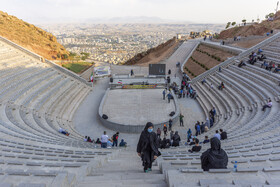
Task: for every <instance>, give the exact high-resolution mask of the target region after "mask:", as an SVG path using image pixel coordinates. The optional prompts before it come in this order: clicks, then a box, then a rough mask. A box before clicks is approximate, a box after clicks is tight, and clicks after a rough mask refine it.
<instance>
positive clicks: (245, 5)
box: [1, 0, 277, 24]
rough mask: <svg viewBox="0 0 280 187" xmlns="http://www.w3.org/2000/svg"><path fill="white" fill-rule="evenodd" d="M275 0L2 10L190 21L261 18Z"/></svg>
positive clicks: (47, 1) (139, 1)
mask: <svg viewBox="0 0 280 187" xmlns="http://www.w3.org/2000/svg"><path fill="white" fill-rule="evenodd" d="M276 4H277V0H269V1H262V0H248V1H242V0H235V1H225V0H212V1H211V3H210V2H209V1H206V0H197V1H194V0H174V1H168V0H106V1H97V0H79V1H78V0H41V1H38V0H37V1H36V0H25V1H20V0H10V1H3V2H1V10H2V11H4V12H7V13H8V14H10V15H14V16H17V17H18V18H20V19H23V20H24V21H28V22H30V23H34V24H38V23H59V22H93V23H94V22H111V21H113V22H118V21H120V22H126V21H127V22H141V21H143V22H148V21H149V20H151V22H192V23H223V24H225V23H226V22H228V21H236V22H241V20H242V19H244V18H245V19H247V20H248V21H252V20H257V18H260V20H263V19H264V17H265V15H266V14H268V13H271V12H275V8H276Z"/></svg>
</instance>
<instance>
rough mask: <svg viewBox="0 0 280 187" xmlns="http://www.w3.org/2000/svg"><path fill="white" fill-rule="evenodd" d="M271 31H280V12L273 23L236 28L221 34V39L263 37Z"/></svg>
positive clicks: (267, 22)
mask: <svg viewBox="0 0 280 187" xmlns="http://www.w3.org/2000/svg"><path fill="white" fill-rule="evenodd" d="M271 29H273V30H276V29H280V11H278V12H277V13H276V15H275V17H274V20H273V21H267V20H265V21H262V22H261V23H259V24H258V23H256V24H254V25H247V26H240V27H238V26H236V27H233V28H230V29H227V30H224V31H222V32H221V33H220V35H219V39H227V38H233V37H234V36H252V35H259V36H262V35H264V34H265V33H267V32H269V31H270V30H271Z"/></svg>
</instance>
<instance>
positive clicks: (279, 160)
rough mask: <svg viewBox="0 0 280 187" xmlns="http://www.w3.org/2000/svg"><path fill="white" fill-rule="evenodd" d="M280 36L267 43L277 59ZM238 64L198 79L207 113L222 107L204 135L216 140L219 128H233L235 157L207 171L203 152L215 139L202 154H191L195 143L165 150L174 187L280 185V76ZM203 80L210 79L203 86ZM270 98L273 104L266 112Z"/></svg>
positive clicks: (162, 161) (230, 150) (229, 144)
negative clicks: (203, 165)
mask: <svg viewBox="0 0 280 187" xmlns="http://www.w3.org/2000/svg"><path fill="white" fill-rule="evenodd" d="M278 40H279V39H277V40H275V41H273V42H271V43H270V44H268V45H266V46H263V47H261V48H262V49H263V50H264V52H266V51H267V53H265V54H266V55H267V57H268V58H271V59H273V61H274V58H278V57H279V56H280V51H279V50H271V49H278V48H279V46H280V45H279V44H280V41H278ZM249 53H250V52H249ZM237 58H238V57H237ZM242 59H245V60H246V59H247V57H245V58H244V57H240V60H242ZM237 62H238V63H239V61H237ZM274 62H276V63H278V60H277V59H276V60H275V61H274ZM238 63H236V62H235V61H232V62H231V63H229V64H228V65H227V66H226V67H224V68H223V69H222V71H221V72H219V71H213V72H211V73H205V76H204V77H202V76H201V78H200V80H196V81H195V82H192V84H193V85H192V86H193V87H194V89H195V90H196V91H197V93H198V98H197V101H198V102H199V104H200V105H201V108H202V110H203V113H204V114H205V116H206V117H209V111H210V110H211V109H212V108H213V107H215V108H216V111H217V116H216V120H215V123H214V126H213V127H212V128H211V129H210V130H209V131H208V132H205V133H204V134H202V135H199V136H198V138H199V139H200V140H201V141H202V140H203V139H204V136H205V135H207V136H208V137H210V138H211V137H213V135H214V134H215V131H216V130H219V129H224V130H225V131H226V132H227V134H228V139H227V140H223V141H222V148H223V149H224V150H225V151H226V152H227V154H228V157H229V163H228V169H222V170H210V171H208V172H205V171H203V170H202V169H201V162H200V156H201V153H202V152H204V151H205V150H207V149H208V148H209V147H210V145H209V143H208V144H202V150H201V151H200V152H199V153H190V152H188V151H187V150H188V149H191V146H180V147H177V148H173V149H171V150H161V152H162V158H159V159H158V161H157V164H158V165H159V166H160V169H161V171H162V172H163V173H164V174H165V176H166V180H167V182H168V184H169V186H184V184H188V185H189V186H238V185H239V186H266V185H267V186H273V185H276V184H277V185H278V186H279V184H280V181H276V180H275V179H278V178H277V176H279V175H280V149H279V148H280V144H279V141H280V139H279V130H280V123H279V117H280V106H279V102H280V87H279V81H280V76H279V74H275V73H268V71H266V70H265V69H262V68H260V63H259V62H258V63H256V65H250V64H248V65H247V66H245V67H242V68H239V67H237V64H238ZM203 79H205V80H206V83H203V84H202V82H201V81H202V80H203ZM221 82H223V83H224V85H225V88H224V89H223V90H219V89H218V86H219V85H220V84H221ZM269 99H272V101H273V107H272V108H267V109H266V110H265V111H262V107H263V105H264V104H266V103H267V102H268V100H269ZM193 132H195V130H193ZM183 139H184V138H183ZM183 142H184V143H185V142H186V139H184V140H183ZM235 161H237V164H238V167H237V171H236V172H235V171H233V167H234V164H235ZM211 178H212V179H213V180H210V179H211ZM205 181H207V182H205Z"/></svg>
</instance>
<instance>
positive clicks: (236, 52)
mask: <svg viewBox="0 0 280 187" xmlns="http://www.w3.org/2000/svg"><path fill="white" fill-rule="evenodd" d="M201 44H203V45H206V46H208V47H211V48H214V49H219V50H222V51H225V52H228V53H231V54H234V55H239V54H240V53H242V52H243V50H242V49H239V48H236V47H235V48H233V47H230V46H226V45H216V44H214V43H210V42H203V41H202V42H201Z"/></svg>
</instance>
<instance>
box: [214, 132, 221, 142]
mask: <svg viewBox="0 0 280 187" xmlns="http://www.w3.org/2000/svg"><path fill="white" fill-rule="evenodd" d="M214 137H216V138H218V139H219V140H221V135H220V133H219V131H218V130H216V134H215V135H214Z"/></svg>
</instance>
